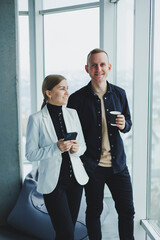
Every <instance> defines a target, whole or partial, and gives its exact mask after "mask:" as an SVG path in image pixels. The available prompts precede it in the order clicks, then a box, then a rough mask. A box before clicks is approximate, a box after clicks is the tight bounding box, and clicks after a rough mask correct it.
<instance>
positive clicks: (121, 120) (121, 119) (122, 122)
mask: <svg viewBox="0 0 160 240" xmlns="http://www.w3.org/2000/svg"><path fill="white" fill-rule="evenodd" d="M116 126H117V127H118V128H119V129H120V130H123V129H124V128H125V117H124V115H122V114H121V115H117V118H116Z"/></svg>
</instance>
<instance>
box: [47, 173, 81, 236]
mask: <svg viewBox="0 0 160 240" xmlns="http://www.w3.org/2000/svg"><path fill="white" fill-rule="evenodd" d="M82 190H83V187H82V186H81V185H79V184H78V183H77V181H76V179H75V177H74V175H72V177H67V178H66V179H62V178H61V179H60V181H59V182H58V184H57V186H56V188H55V189H54V191H53V192H51V193H50V194H44V195H43V196H44V202H45V205H46V208H47V210H48V214H49V216H50V218H51V221H52V224H53V227H54V229H55V232H56V240H66V239H67V240H74V227H75V223H76V220H77V217H78V212H79V208H80V202H81V197H82Z"/></svg>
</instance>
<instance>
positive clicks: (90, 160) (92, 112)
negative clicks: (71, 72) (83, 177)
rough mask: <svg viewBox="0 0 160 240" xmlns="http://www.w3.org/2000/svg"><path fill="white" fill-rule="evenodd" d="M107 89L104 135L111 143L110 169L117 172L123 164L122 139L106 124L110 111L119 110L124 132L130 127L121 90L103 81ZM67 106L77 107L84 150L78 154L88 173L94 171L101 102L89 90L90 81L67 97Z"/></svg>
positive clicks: (99, 135)
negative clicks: (105, 131) (122, 117)
mask: <svg viewBox="0 0 160 240" xmlns="http://www.w3.org/2000/svg"><path fill="white" fill-rule="evenodd" d="M107 86H108V87H107V92H106V93H105V94H104V96H103V100H104V106H105V112H106V121H107V126H108V136H109V141H110V146H111V156H112V167H113V172H114V173H118V172H121V171H122V170H123V169H124V168H125V167H126V155H125V152H124V146H123V141H122V138H121V136H120V133H119V131H120V130H119V129H118V128H117V127H113V126H111V125H110V114H109V112H110V111H113V110H116V111H120V112H121V113H122V114H123V115H124V116H125V120H126V124H125V128H124V129H123V130H122V131H121V132H123V133H126V132H128V131H129V130H130V128H131V125H132V123H131V116H130V111H129V106H128V101H127V97H126V93H125V91H124V90H123V89H122V88H120V87H117V86H115V85H113V84H110V83H108V82H107ZM68 107H70V108H74V109H76V110H77V112H78V115H79V118H80V121H81V125H82V129H83V133H84V137H85V141H86V145H87V150H86V152H85V153H84V155H83V156H81V159H82V161H83V162H84V165H85V168H86V170H87V171H88V172H92V171H94V169H95V168H96V166H97V164H98V163H99V160H100V156H101V148H102V125H101V101H100V99H99V97H98V96H97V95H96V94H95V93H94V92H93V90H92V87H91V82H89V84H88V85H87V86H85V87H83V88H81V89H80V90H78V91H76V92H75V93H73V94H72V95H71V96H70V97H69V101H68Z"/></svg>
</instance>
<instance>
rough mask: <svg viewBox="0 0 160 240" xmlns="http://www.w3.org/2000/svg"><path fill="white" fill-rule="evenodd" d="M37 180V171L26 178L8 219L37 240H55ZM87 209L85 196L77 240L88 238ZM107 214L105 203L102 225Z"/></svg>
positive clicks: (78, 222)
mask: <svg viewBox="0 0 160 240" xmlns="http://www.w3.org/2000/svg"><path fill="white" fill-rule="evenodd" d="M36 179H37V171H32V172H30V173H29V174H28V175H27V176H26V178H25V181H24V183H23V186H22V190H21V192H20V194H19V197H18V200H17V203H16V205H15V207H14V208H13V210H12V211H11V213H10V215H9V217H8V224H9V225H11V226H12V227H14V228H15V229H17V230H20V231H22V232H24V233H25V234H28V235H30V236H32V237H35V238H37V239H43V240H54V239H55V231H54V229H53V226H52V223H51V220H50V217H49V215H48V212H47V210H46V207H45V204H44V201H43V196H42V194H40V193H38V192H37V181H36ZM85 209H86V202H85V196H84V194H83V196H82V201H81V206H80V211H79V215H78V219H77V223H76V227H75V240H81V239H86V237H87V229H86V226H85ZM107 214H108V207H107V205H106V204H105V202H104V210H103V213H102V215H101V222H102V223H103V221H104V219H105V218H106V216H107ZM62 230H63V229H62Z"/></svg>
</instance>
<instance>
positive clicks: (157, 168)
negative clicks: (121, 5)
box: [149, 0, 160, 232]
mask: <svg viewBox="0 0 160 240" xmlns="http://www.w3.org/2000/svg"><path fill="white" fill-rule="evenodd" d="M154 16H155V19H154V23H155V25H154V60H153V63H154V68H153V71H154V72H153V105H152V155H151V182H150V184H151V185H150V191H151V196H150V197H151V199H150V206H149V207H150V216H149V218H150V219H151V220H152V221H151V222H152V223H153V224H154V225H155V226H157V230H159V232H160V229H158V227H159V228H160V54H159V52H160V44H159V42H160V28H159V22H160V1H159V0H155V15H154Z"/></svg>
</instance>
